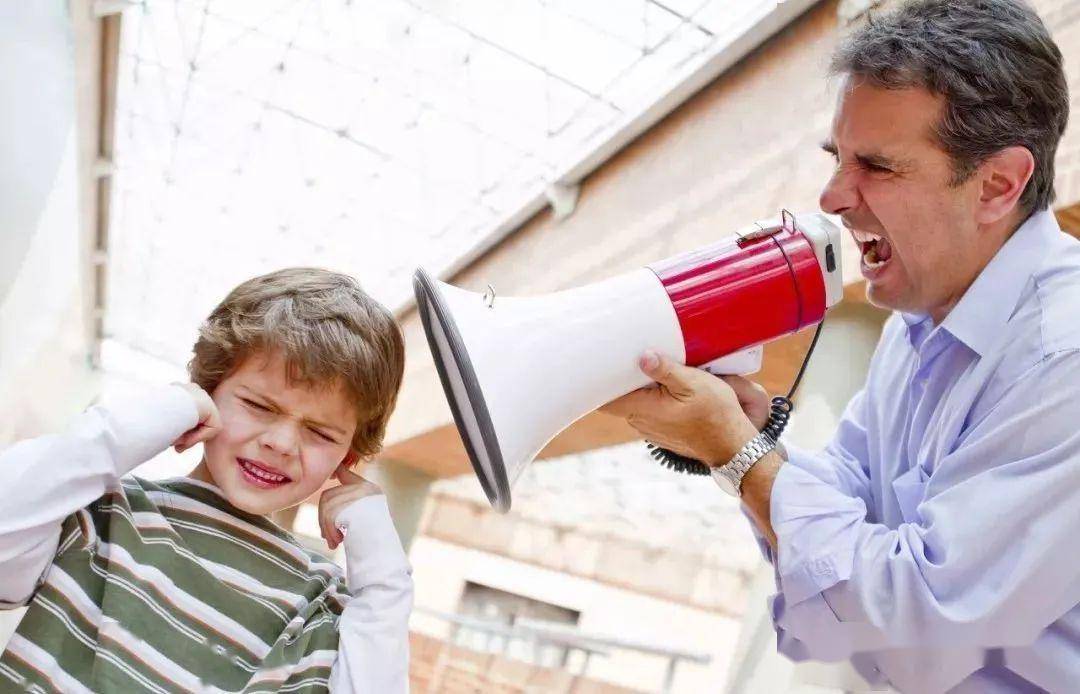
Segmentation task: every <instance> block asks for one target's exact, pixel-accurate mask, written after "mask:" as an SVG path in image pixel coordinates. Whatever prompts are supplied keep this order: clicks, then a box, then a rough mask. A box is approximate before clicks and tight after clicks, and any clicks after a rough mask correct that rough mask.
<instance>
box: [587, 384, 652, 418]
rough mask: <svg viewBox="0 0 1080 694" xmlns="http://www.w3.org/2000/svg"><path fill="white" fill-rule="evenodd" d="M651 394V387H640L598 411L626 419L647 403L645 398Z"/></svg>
mask: <svg viewBox="0 0 1080 694" xmlns="http://www.w3.org/2000/svg"><path fill="white" fill-rule="evenodd" d="M651 395H652V393H650V392H649V389H647V388H639V389H638V390H635V391H631V392H629V393H627V394H626V395H624V396H622V397H621V398H616V399H614V400H612V401H611V402H609V403H608V404H606V405H602V406H601V407H600V408H598V410H597V411H598V412H603V413H604V414H610V415H614V416H616V417H622V418H623V419H625V418H627V417H629V416H630V415H632V414H635V413H637V412H639V411H640V410H641V409H642V406H643V405H644V404H645V400H646V399H648V398H649V397H650V396H651Z"/></svg>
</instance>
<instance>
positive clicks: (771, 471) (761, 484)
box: [742, 450, 784, 552]
mask: <svg viewBox="0 0 1080 694" xmlns="http://www.w3.org/2000/svg"><path fill="white" fill-rule="evenodd" d="M783 464H784V459H783V458H782V457H781V455H780V453H779V452H777V451H775V450H774V451H772V452H770V453H767V454H766V455H765V456H764V457H762V458H761V460H759V461H758V462H757V464H755V465H754V467H752V468H750V470H749V471H747V473H746V475H745V476H744V477H743V479H742V502H743V504H744V505H745V506H746V510H747V513H749V515H750V518H751V519H752V520H753V521H754V525H756V526H757V527H758V530H760V531H761V534H762V535H763V536H764V537H765V539H766V540H768V541H769V546H770V547H772V549H773V552H775V551H776V534H775V533H774V532H773V528H772V521H771V520H770V501H771V498H772V488H773V483H774V482H775V481H776V474H777V473H778V472H779V471H780V466H781V465H783Z"/></svg>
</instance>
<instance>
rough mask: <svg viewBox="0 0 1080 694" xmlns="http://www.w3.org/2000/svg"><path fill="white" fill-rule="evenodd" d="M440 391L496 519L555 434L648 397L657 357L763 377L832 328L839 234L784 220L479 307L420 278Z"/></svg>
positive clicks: (479, 297) (812, 218)
mask: <svg viewBox="0 0 1080 694" xmlns="http://www.w3.org/2000/svg"><path fill="white" fill-rule="evenodd" d="M413 288H414V290H415V292H416V302H417V308H418V310H419V312H420V319H421V321H422V322H423V325H424V332H425V334H426V336H427V340H428V345H429V347H430V348H431V353H432V356H433V357H434V360H435V366H436V369H437V370H438V372H439V378H440V380H441V381H442V386H443V391H444V392H445V393H446V398H447V401H448V402H449V404H450V410H451V412H452V413H453V416H454V422H455V423H456V425H457V428H458V431H459V433H460V434H461V438H462V441H463V442H464V444H465V450H466V452H467V453H468V456H469V460H470V461H471V462H472V465H473V469H474V470H475V471H476V474H477V477H479V479H480V484H481V486H482V487H483V489H484V492H485V494H486V495H487V498H488V500H489V501H490V502H491V505H492V506H493V507H494V508H495V509H496V510H498V511H501V512H505V511H507V510H509V509H510V504H511V495H510V490H511V488H512V487H513V484H514V482H516V481H517V479H518V477H519V476H520V475H521V473H522V471H523V470H524V469H525V468H526V467H527V466H528V464H529V463H530V462H532V460H533V459H534V458H535V457H536V456H537V454H539V453H540V451H541V450H542V449H543V447H544V446H545V445H547V443H548V442H549V441H551V439H553V438H554V437H555V436H556V435H557V434H558V433H559V432H561V431H562V430H564V429H565V428H567V427H568V426H570V425H571V424H573V423H574V422H575V421H577V420H578V419H580V418H581V417H583V416H585V415H586V414H588V413H589V412H592V411H593V410H595V409H596V408H597V407H600V406H601V405H603V404H604V403H607V402H610V401H611V400H613V399H615V398H617V397H619V396H621V395H624V394H626V393H629V392H630V391H632V390H634V389H636V388H640V387H643V386H645V385H648V384H649V383H650V381H649V379H648V378H647V377H646V376H645V375H644V374H642V373H641V371H640V369H639V368H638V358H639V357H640V356H641V354H642V352H644V351H645V350H646V349H656V350H659V351H662V352H664V353H665V354H668V355H670V356H671V357H673V358H675V359H678V360H679V361H681V362H683V363H686V364H689V365H691V366H700V367H703V368H707V369H708V370H709V371H712V372H713V373H717V374H736V373H738V374H746V373H752V372H754V371H757V370H758V369H759V368H760V365H761V354H762V351H761V345H763V344H764V343H766V342H768V341H770V340H774V339H776V338H779V337H782V336H784V335H788V334H791V333H793V332H796V331H798V330H801V329H802V328H805V327H807V326H810V325H814V324H815V323H818V322H820V321H821V320H822V318H823V317H824V314H825V310H826V309H827V308H829V307H831V306H833V305H834V304H836V303H837V302H838V301H839V300H840V298H841V297H842V295H843V280H842V277H841V270H840V231H839V229H837V228H836V226H835V225H833V224H832V223H831V222H830V221H829V220H828V219H827V218H826V217H824V216H823V215H820V214H809V215H805V216H802V217H800V219H799V221H798V223H796V220H795V218H794V217H793V216H792V215H791V214H790V213H788V212H784V213H783V214H782V215H781V216H780V217H779V218H777V219H772V220H765V221H762V222H758V223H756V224H754V225H752V226H751V227H749V228H747V229H743V230H741V231H739V232H737V233H736V234H735V235H734V236H732V237H730V238H727V239H724V240H722V241H720V242H718V243H715V244H712V245H710V246H707V247H704V248H701V249H698V250H695V251H691V252H689V253H684V254H682V255H678V256H675V257H673V258H669V259H667V260H664V261H661V262H658V263H654V264H652V265H649V266H646V267H643V268H640V269H638V270H634V271H632V272H628V273H625V274H623V275H619V276H617V277H613V278H611V279H608V280H603V281H601V282H596V283H594V284H588V285H585V286H583V287H578V288H575V289H568V290H564V291H559V292H555V293H552V294H546V295H541V296H535V297H503V296H496V295H495V292H494V290H493V289H491V288H490V287H489V289H488V291H487V292H485V293H483V294H480V293H476V292H471V291H466V290H463V289H459V288H458V287H454V286H452V285H450V284H447V283H445V282H441V281H438V280H434V279H432V278H431V277H430V276H429V275H428V274H427V272H425V271H424V269H423V268H418V269H417V271H416V274H415V275H414V277H413Z"/></svg>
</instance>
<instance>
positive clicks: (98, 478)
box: [0, 385, 200, 609]
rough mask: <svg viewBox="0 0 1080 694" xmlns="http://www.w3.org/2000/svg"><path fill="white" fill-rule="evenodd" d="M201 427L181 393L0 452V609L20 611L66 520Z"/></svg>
mask: <svg viewBox="0 0 1080 694" xmlns="http://www.w3.org/2000/svg"><path fill="white" fill-rule="evenodd" d="M199 420H200V411H199V408H197V407H196V401H195V399H194V397H193V395H192V394H191V393H190V391H188V390H186V389H185V387H184V386H176V385H173V386H163V387H159V388H154V389H152V390H149V391H147V392H144V393H141V394H139V395H138V396H135V397H127V398H122V399H116V400H115V401H112V402H110V404H109V405H108V406H95V407H92V408H90V409H88V410H87V411H86V412H84V413H83V414H81V415H79V417H78V418H77V419H76V420H75V421H74V423H73V424H72V426H71V427H70V428H69V429H68V431H67V432H66V433H64V434H53V435H49V436H42V437H40V438H36V439H30V440H27V441H20V442H18V443H16V444H14V445H12V446H11V447H9V448H8V449H7V450H5V451H3V452H0V609H3V608H12V607H17V606H19V605H22V604H24V603H25V602H27V600H28V599H29V598H30V597H31V596H32V595H33V593H34V591H35V590H36V589H37V586H38V583H39V581H40V579H41V578H42V577H43V574H44V572H45V570H46V569H47V568H48V567H49V564H50V563H51V562H52V560H53V557H54V556H55V554H56V549H57V543H58V541H59V538H60V527H61V524H62V522H63V520H64V519H65V518H67V517H68V516H69V515H71V514H72V513H74V512H76V511H78V510H79V509H82V508H85V507H86V506H89V505H90V504H91V503H92V502H93V501H94V500H96V499H97V498H99V497H100V496H102V495H103V494H104V493H105V492H106V491H107V490H108V489H110V488H114V487H115V486H116V485H117V484H118V483H119V479H120V477H121V476H123V475H124V474H126V473H128V472H129V471H131V470H132V469H133V468H134V467H135V466H137V465H139V464H140V463H142V462H145V461H146V460H149V459H150V458H152V457H153V456H154V455H156V454H157V453H160V452H161V451H162V450H164V449H165V448H167V447H168V446H169V445H170V444H171V443H172V442H173V441H175V440H176V439H177V438H178V437H179V436H180V435H181V434H183V433H184V432H185V431H188V430H190V429H193V428H194V427H195V426H196V425H197V424H198V423H199Z"/></svg>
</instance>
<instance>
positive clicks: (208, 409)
mask: <svg viewBox="0 0 1080 694" xmlns="http://www.w3.org/2000/svg"><path fill="white" fill-rule="evenodd" d="M176 385H178V386H180V387H181V388H183V389H184V390H186V391H187V392H188V393H189V394H190V395H191V399H192V400H194V401H195V407H196V409H197V410H198V412H199V423H198V424H196V425H195V426H194V428H191V429H188V430H187V431H185V432H184V433H183V434H181V435H180V438H178V439H176V440H175V441H173V444H172V445H173V448H175V449H176V452H177V453H183V452H184V451H186V450H187V449H189V448H191V447H192V446H194V445H195V444H197V443H202V442H203V441H209V440H210V439H212V438H214V437H215V436H217V434H218V432H219V431H221V415H219V414H218V409H217V405H215V404H214V401H213V399H212V398H211V397H210V396H209V395H208V394H207V392H206V391H205V390H203V389H202V388H200V387H199V386H197V385H195V384H194V383H177V384H176Z"/></svg>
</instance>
